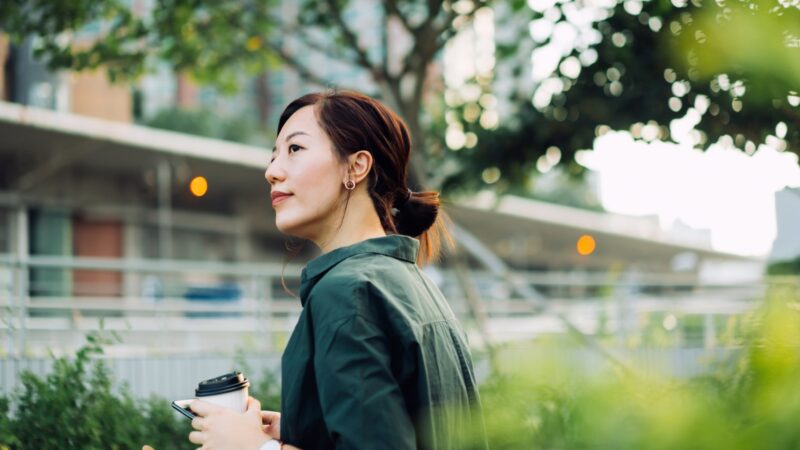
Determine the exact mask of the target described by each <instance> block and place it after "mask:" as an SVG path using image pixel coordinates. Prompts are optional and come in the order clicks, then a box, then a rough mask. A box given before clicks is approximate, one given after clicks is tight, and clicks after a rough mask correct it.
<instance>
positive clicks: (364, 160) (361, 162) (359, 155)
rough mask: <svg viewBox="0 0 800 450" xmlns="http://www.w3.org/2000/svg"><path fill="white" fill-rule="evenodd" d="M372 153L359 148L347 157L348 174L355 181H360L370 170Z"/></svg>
mask: <svg viewBox="0 0 800 450" xmlns="http://www.w3.org/2000/svg"><path fill="white" fill-rule="evenodd" d="M372 162H373V161H372V153H370V152H369V151H367V150H359V151H357V152H355V153H353V154H352V155H349V156H348V157H347V163H348V164H347V166H348V172H349V173H348V176H349V177H350V179H352V180H353V181H355V182H356V183H360V182H361V181H362V180H363V179H364V178H366V177H367V176H368V175H369V171H370V170H372Z"/></svg>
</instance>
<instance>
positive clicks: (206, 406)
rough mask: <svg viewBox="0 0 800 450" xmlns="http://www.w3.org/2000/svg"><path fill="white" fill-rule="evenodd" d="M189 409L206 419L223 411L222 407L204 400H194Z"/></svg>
mask: <svg viewBox="0 0 800 450" xmlns="http://www.w3.org/2000/svg"><path fill="white" fill-rule="evenodd" d="M189 409H191V410H192V412H194V413H195V414H197V415H198V416H200V417H205V416H207V415H209V414H211V413H215V412H217V411H219V410H221V409H222V407H221V406H217V405H212V404H211V403H206V402H204V401H202V400H194V401H192V403H190V404H189Z"/></svg>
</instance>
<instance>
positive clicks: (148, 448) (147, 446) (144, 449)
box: [142, 445, 154, 450]
mask: <svg viewBox="0 0 800 450" xmlns="http://www.w3.org/2000/svg"><path fill="white" fill-rule="evenodd" d="M142 450H154V449H153V447H150V446H149V445H143V446H142Z"/></svg>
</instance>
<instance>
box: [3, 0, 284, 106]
mask: <svg viewBox="0 0 800 450" xmlns="http://www.w3.org/2000/svg"><path fill="white" fill-rule="evenodd" d="M3 3H4V4H3V8H0V28H2V29H3V30H4V31H5V32H6V33H8V34H9V35H10V36H11V37H12V39H14V40H16V41H20V40H22V39H24V38H26V37H28V36H31V35H32V36H36V37H37V41H36V45H35V47H34V55H35V56H37V57H39V58H42V59H43V60H44V61H45V62H47V64H48V66H49V67H50V68H51V69H61V68H67V69H70V70H75V71H80V70H85V69H94V68H98V67H101V66H102V67H105V68H106V69H107V70H108V73H109V76H110V78H111V79H112V80H118V79H133V78H136V77H138V76H140V75H142V74H143V73H145V72H146V71H147V70H149V69H151V68H152V67H153V66H152V64H154V63H155V62H156V61H158V60H166V61H169V62H170V63H171V64H172V66H173V67H174V69H175V70H176V72H183V71H188V72H191V73H192V75H193V76H194V77H195V78H196V79H197V80H199V81H201V82H212V83H214V84H216V85H217V86H218V87H220V88H222V89H223V90H226V91H228V92H231V91H234V90H236V89H237V86H238V82H239V78H240V75H241V73H242V72H250V73H259V72H262V71H263V70H265V69H266V68H268V67H271V66H274V65H275V58H274V56H272V54H271V53H269V51H268V50H267V49H266V46H265V45H264V42H263V39H264V36H266V35H267V34H268V33H269V32H270V31H271V30H272V28H271V27H272V24H273V22H272V21H271V19H270V13H271V12H272V11H273V10H274V9H275V8H276V5H280V2H278V1H276V0H245V1H204V0H159V1H157V2H156V3H155V5H154V8H153V11H152V14H143V11H141V10H138V9H134V8H131V2H129V1H124V0H103V1H93V0H76V1H69V2H64V1H33V2H30V1H26V0H9V1H5V2H3Z"/></svg>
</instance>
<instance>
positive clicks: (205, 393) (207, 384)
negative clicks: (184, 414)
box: [194, 371, 250, 397]
mask: <svg viewBox="0 0 800 450" xmlns="http://www.w3.org/2000/svg"><path fill="white" fill-rule="evenodd" d="M248 386H250V381H248V380H247V378H245V377H244V375H242V373H241V372H236V371H234V372H231V373H226V374H225V375H220V376H218V377H215V378H210V379H208V380H205V381H201V382H200V384H199V385H198V386H197V389H195V391H194V394H195V396H197V397H210V396H212V395H219V394H225V393H228V392H234V391H238V390H240V389H244V388H246V387H248Z"/></svg>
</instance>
